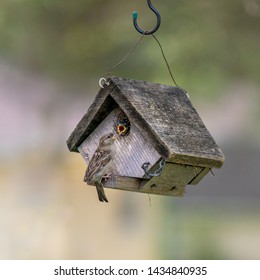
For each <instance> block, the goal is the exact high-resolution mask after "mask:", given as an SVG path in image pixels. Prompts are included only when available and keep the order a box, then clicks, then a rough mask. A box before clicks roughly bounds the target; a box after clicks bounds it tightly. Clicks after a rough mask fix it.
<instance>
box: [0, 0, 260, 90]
mask: <svg viewBox="0 0 260 280" xmlns="http://www.w3.org/2000/svg"><path fill="white" fill-rule="evenodd" d="M257 1H258V0H240V1H231V0H228V1H227V0H219V1H213V0H211V1H204V0H197V1H192V0H183V1H170V0H164V1H153V4H154V6H155V7H156V8H157V9H158V10H159V12H160V13H161V16H162V25H161V27H160V29H159V31H158V32H157V33H156V36H157V37H158V39H159V40H160V41H161V43H162V45H163V47H164V49H165V53H166V56H167V58H168V60H169V63H170V65H171V68H172V71H173V73H174V76H175V78H176V80H177V82H178V83H179V84H180V85H182V86H183V87H185V88H186V89H187V90H189V89H190V88H192V89H195V91H199V92H201V93H202V94H207V95H210V93H209V92H211V91H212V90H213V91H217V90H219V91H220V90H221V89H223V87H224V86H225V84H226V83H228V82H229V81H230V80H231V81H232V80H238V79H242V80H246V81H249V82H253V83H259V81H260V76H259V66H260V57H259V45H260V37H259V26H260V4H259V2H257ZM133 10H138V12H139V13H140V17H139V19H138V21H139V25H140V26H141V27H142V28H143V29H151V28H152V27H153V25H154V24H155V22H156V18H155V16H154V14H153V13H151V11H150V10H149V9H148V7H147V3H146V1H120V0H110V1H105V2H104V1H101V0H95V1H94V0H84V1H83V0H77V1H70V0H64V1H59V0H2V1H1V3H0V33H1V42H0V55H1V56H2V57H5V58H7V59H9V60H12V61H13V62H14V63H16V64H20V65H22V66H23V67H27V68H29V69H31V70H32V71H36V72H39V73H44V74H47V75H50V76H52V77H55V78H58V79H63V81H64V80H70V81H75V82H78V81H81V80H82V81H83V80H84V79H88V80H91V79H95V80H97V78H99V77H100V76H101V75H102V73H104V72H106V71H107V69H108V68H109V67H110V66H112V65H114V64H116V63H117V62H118V61H119V60H121V59H122V57H124V55H125V54H126V53H127V52H128V50H129V49H130V48H131V46H132V45H133V44H134V43H135V42H136V40H137V39H138V36H139V35H138V33H137V32H136V31H135V29H134V28H133V26H132V20H131V12H132V11H133ZM114 74H115V75H120V76H127V77H131V78H135V79H142V80H149V81H157V82H162V83H172V82H171V80H170V76H169V73H168V72H167V68H166V66H165V63H164V61H163V59H162V56H161V53H160V50H159V48H158V46H157V45H156V42H155V41H154V40H153V38H152V37H151V36H146V38H145V40H143V42H142V43H141V45H140V46H139V47H138V48H137V50H135V52H134V53H133V54H132V55H131V57H130V59H128V60H127V61H126V62H125V63H124V64H122V65H121V66H120V67H119V68H117V69H116V70H115V71H114Z"/></svg>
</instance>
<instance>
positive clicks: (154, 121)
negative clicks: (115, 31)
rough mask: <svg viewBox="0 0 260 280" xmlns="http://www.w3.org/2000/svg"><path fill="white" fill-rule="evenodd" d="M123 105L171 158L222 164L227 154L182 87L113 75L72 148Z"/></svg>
mask: <svg viewBox="0 0 260 280" xmlns="http://www.w3.org/2000/svg"><path fill="white" fill-rule="evenodd" d="M117 106H119V107H120V108H122V109H123V111H124V112H125V113H126V114H127V116H128V117H129V119H130V121H131V123H133V124H135V126H136V127H137V128H138V130H139V131H140V133H141V134H142V136H143V137H144V138H145V139H147V140H148V139H149V142H150V143H151V144H152V146H153V147H154V149H155V150H156V151H157V153H158V154H160V156H162V157H163V158H164V159H165V160H166V161H167V162H172V163H178V164H183V165H193V166H200V167H207V168H212V167H217V168H219V167H221V166H222V164H223V162H224V155H223V153H222V151H221V150H220V148H219V147H218V146H217V144H216V143H215V141H214V139H213V138H212V136H211V135H210V133H209V132H208V130H207V128H206V127H205V125H204V124H203V122H202V120H201V118H200V117H199V115H198V113H197V112H196V110H195V108H194V107H193V106H192V104H191V102H190V100H189V98H188V95H187V93H186V92H185V91H184V90H183V89H181V88H178V87H173V86H168V85H162V84H156V83H147V82H144V81H137V80H131V79H126V78H120V77H112V78H111V81H110V85H109V86H108V87H105V88H104V89H101V90H100V91H99V93H98V94H97V96H96V98H95V100H94V102H93V104H92V105H91V106H90V108H89V110H88V112H87V113H86V114H85V116H84V117H83V118H82V120H81V121H80V123H79V124H78V125H77V127H76V129H75V130H74V131H73V133H72V134H71V136H70V138H69V139H68V141H67V145H68V148H69V149H70V151H78V147H79V146H80V145H81V144H82V142H83V141H84V140H85V139H86V138H87V137H88V136H89V135H90V134H91V133H92V132H93V131H94V130H95V128H96V127H97V126H98V125H99V124H100V123H101V122H102V121H103V120H104V119H105V117H106V116H107V115H108V114H109V113H110V112H111V110H113V109H114V108H115V107H117Z"/></svg>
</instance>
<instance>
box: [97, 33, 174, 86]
mask: <svg viewBox="0 0 260 280" xmlns="http://www.w3.org/2000/svg"><path fill="white" fill-rule="evenodd" d="M151 35H152V36H153V38H154V40H155V41H156V43H157V44H158V46H159V48H160V50H161V53H162V56H163V59H164V61H165V63H166V66H167V69H168V72H169V74H170V76H171V79H172V81H173V83H174V84H175V86H176V87H179V85H178V84H177V82H176V81H175V79H174V77H173V74H172V71H171V68H170V65H169V63H168V61H167V58H166V55H165V53H164V50H163V47H162V45H161V43H160V41H159V40H158V39H157V38H156V37H155V35H154V34H151ZM144 36H145V33H143V34H142V36H141V37H140V38H139V39H138V40H137V41H136V43H135V44H134V45H133V47H132V48H131V49H130V50H129V51H128V53H127V54H126V55H125V56H124V57H123V59H121V60H120V61H119V62H118V63H117V64H115V65H114V66H112V67H111V68H109V70H108V71H107V72H106V73H104V74H103V75H104V76H106V77H107V80H106V79H105V78H101V79H100V80H103V82H104V81H106V82H105V83H104V84H105V85H107V84H108V80H109V78H110V77H111V76H112V71H113V70H114V69H115V68H117V67H118V66H119V65H121V64H122V63H123V62H124V61H126V60H127V58H128V57H129V56H130V54H131V53H132V52H133V51H134V50H135V49H136V48H137V46H138V45H139V44H140V43H141V41H142V39H143V38H144Z"/></svg>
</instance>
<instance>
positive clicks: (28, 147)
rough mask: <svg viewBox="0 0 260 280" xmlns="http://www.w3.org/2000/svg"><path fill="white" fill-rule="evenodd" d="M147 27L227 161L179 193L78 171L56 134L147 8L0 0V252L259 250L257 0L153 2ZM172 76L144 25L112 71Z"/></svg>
mask: <svg viewBox="0 0 260 280" xmlns="http://www.w3.org/2000/svg"><path fill="white" fill-rule="evenodd" d="M152 2H153V4H154V6H155V7H156V8H157V9H158V10H159V12H160V14H161V17H162V24H161V27H160V29H159V30H158V31H157V33H156V36H157V38H158V39H159V40H160V42H161V44H162V45H163V48H164V51H165V54H166V56H167V59H168V62H169V64H170V66H171V69H172V71H173V74H174V77H175V79H176V81H177V83H178V84H179V85H181V86H182V87H183V88H184V89H186V90H187V91H188V92H189V95H190V98H191V100H192V102H193V104H194V106H195V108H196V109H197V111H198V112H199V114H200V115H201V117H202V119H203V121H204V122H205V124H206V126H207V128H208V129H209V131H210V132H211V134H212V135H213V137H214V138H215V140H216V142H217V143H218V144H219V146H220V147H221V148H222V150H223V152H224V154H225V156H226V161H225V164H224V166H223V167H222V168H221V169H220V170H215V171H214V172H215V174H216V177H213V176H211V175H207V177H206V178H205V179H204V180H203V181H202V182H201V183H200V184H199V185H197V186H188V187H187V191H186V195H185V196H184V198H173V197H163V196H151V206H150V203H149V197H148V196H147V195H144V194H136V193H129V192H123V191H115V190H106V193H107V196H108V198H109V204H106V205H104V204H101V203H99V202H98V200H97V197H96V190H95V189H94V188H92V187H88V186H86V185H85V184H84V183H83V176H84V171H85V168H86V166H85V163H84V160H83V159H82V158H81V156H80V155H79V154H75V153H69V151H68V150H67V147H66V143H65V142H66V140H67V138H68V136H69V135H70V133H71V132H72V130H73V129H74V127H75V126H76V124H77V123H78V122H79V120H80V119H81V117H82V116H83V114H85V113H86V111H87V109H88V107H89V106H90V104H91V102H92V101H93V99H94V97H95V94H96V93H97V92H98V90H99V86H98V80H99V79H100V78H101V77H102V75H103V73H105V72H106V71H107V70H108V69H109V68H110V67H111V66H113V65H115V64H116V63H117V62H119V61H120V60H121V59H122V58H123V57H124V56H125V54H126V53H127V52H128V51H129V49H130V48H131V47H132V46H133V44H134V43H135V42H136V41H137V40H138V38H140V36H141V35H140V34H139V33H137V32H136V31H135V29H134V28H133V25H132V19H131V13H132V11H134V10H138V12H139V15H140V18H139V19H138V23H139V25H140V26H141V28H143V29H151V28H153V26H154V24H155V23H156V18H155V16H154V14H153V13H151V11H150V10H149V9H148V7H147V3H146V1H145V0H143V1H137V0H136V1H122V0H121V1H119V0H110V1H101V0H84V1H82V0H76V1H70V0H63V1H58V0H1V2H0V34H1V36H0V127H1V131H0V133H1V145H0V166H1V168H0V176H1V177H0V182H1V189H0V248H1V250H0V258H1V259H259V258H260V245H259V244H260V203H259V200H260V199H259V198H260V172H259V166H260V165H259V162H260V128H259V120H260V109H259V106H258V104H259V102H260V95H259V89H260V70H259V69H260V55H259V48H260V33H259V30H260V29H259V27H260V1H259V0H237V1H232V0H219V1H214V0H207V1H205V0H197V1H192V0H182V1H172V0H162V1H158V0H153V1H152ZM113 74H114V75H118V76H124V77H128V78H133V79H138V80H146V81H149V82H159V83H166V84H172V81H171V79H170V76H169V73H168V71H167V68H166V65H165V62H164V61H163V58H162V56H161V53H160V49H159V47H158V45H157V44H156V42H155V41H154V39H153V38H152V37H151V36H146V37H145V38H144V39H143V40H142V42H141V44H140V45H139V46H138V47H137V49H136V50H135V51H134V52H133V53H132V54H131V56H130V57H129V59H128V60H126V61H125V62H124V63H123V64H121V65H120V67H118V68H117V69H115V71H114V72H113Z"/></svg>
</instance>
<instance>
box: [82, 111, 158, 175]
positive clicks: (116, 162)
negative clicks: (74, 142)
mask: <svg viewBox="0 0 260 280" xmlns="http://www.w3.org/2000/svg"><path fill="white" fill-rule="evenodd" d="M120 111H121V110H120V108H119V107H117V108H115V109H114V110H112V112H110V113H109V114H108V116H107V117H106V118H105V119H104V120H103V121H102V122H101V123H100V124H99V125H98V126H97V127H96V129H95V130H94V131H93V133H91V134H90V135H89V136H88V137H87V139H85V141H84V142H83V143H82V144H81V145H80V147H79V151H80V153H81V154H82V156H83V158H84V159H85V161H86V162H87V163H88V162H89V159H90V158H91V157H92V155H93V153H94V152H95V150H96V149H97V147H98V144H99V139H100V138H101V137H102V136H103V135H105V134H108V133H111V132H112V133H115V131H114V122H115V120H116V119H117V116H118V114H119V113H120ZM114 146H115V150H114V153H115V155H114V159H113V160H112V168H111V170H110V172H112V173H113V174H114V175H119V176H128V177H137V178H142V177H143V176H144V170H143V169H142V168H141V166H142V164H143V163H144V162H150V164H151V165H154V164H155V163H156V162H157V161H158V160H159V158H160V155H159V154H158V152H157V151H156V150H155V149H154V147H153V146H152V144H151V143H150V141H149V139H145V138H144V137H143V136H142V134H141V133H140V131H139V130H138V128H137V127H136V126H135V124H132V123H131V129H130V133H129V135H127V136H122V137H119V138H118V139H117V140H116V141H115V143H114Z"/></svg>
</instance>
